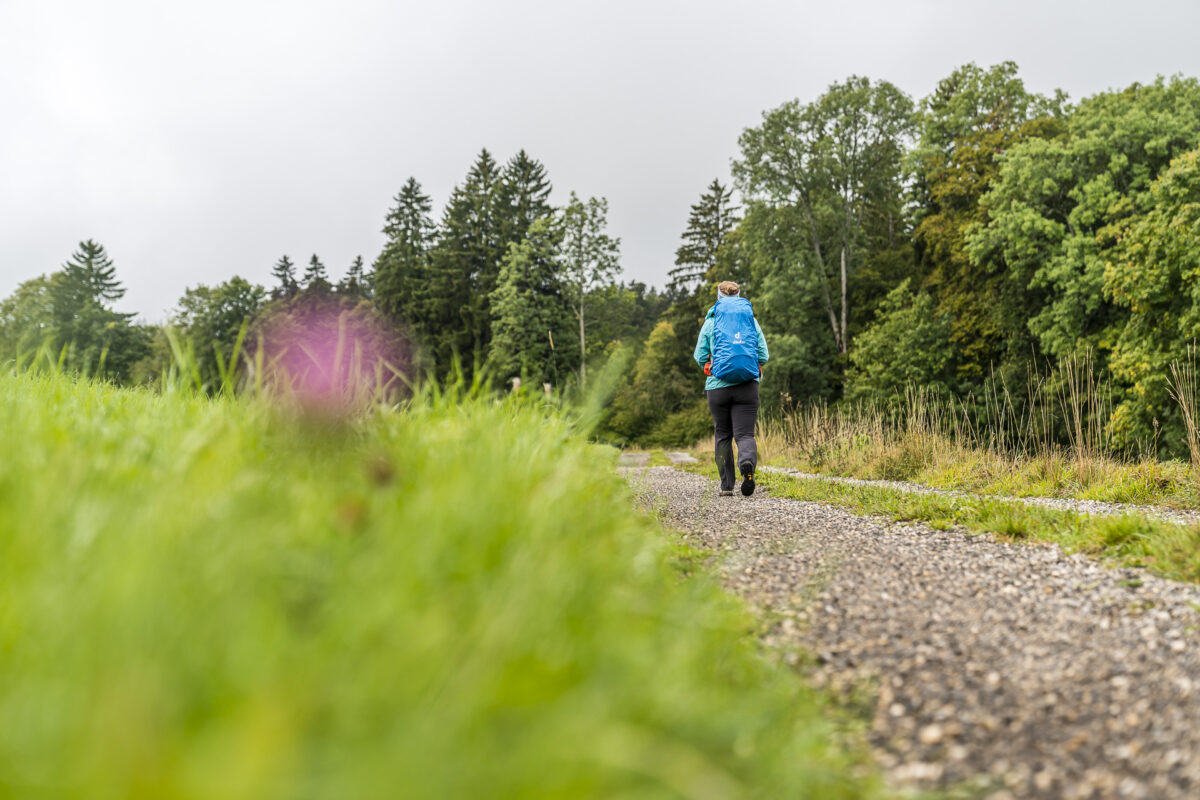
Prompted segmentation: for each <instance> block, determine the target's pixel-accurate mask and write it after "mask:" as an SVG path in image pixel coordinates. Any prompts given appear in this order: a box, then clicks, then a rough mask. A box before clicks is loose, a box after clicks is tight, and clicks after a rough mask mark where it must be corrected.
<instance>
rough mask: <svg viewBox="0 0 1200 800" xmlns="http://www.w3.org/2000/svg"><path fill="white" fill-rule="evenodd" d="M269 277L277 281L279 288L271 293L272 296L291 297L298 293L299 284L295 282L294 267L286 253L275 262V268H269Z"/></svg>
mask: <svg viewBox="0 0 1200 800" xmlns="http://www.w3.org/2000/svg"><path fill="white" fill-rule="evenodd" d="M271 275H273V276H274V277H275V280H277V281H279V286H277V287H276V288H275V289H274V291H272V292H271V294H272V296H274V297H276V298H279V297H291V296H293V295H294V294H296V292H298V291H300V284H299V283H297V282H296V265H295V264H294V263H293V262H292V260H291V259H290V258H288V257H287V254H286V253H285V254H284V255H283V256H282V257H281V258H280V259H279V260H278V261H276V262H275V266H274V267H272V268H271Z"/></svg>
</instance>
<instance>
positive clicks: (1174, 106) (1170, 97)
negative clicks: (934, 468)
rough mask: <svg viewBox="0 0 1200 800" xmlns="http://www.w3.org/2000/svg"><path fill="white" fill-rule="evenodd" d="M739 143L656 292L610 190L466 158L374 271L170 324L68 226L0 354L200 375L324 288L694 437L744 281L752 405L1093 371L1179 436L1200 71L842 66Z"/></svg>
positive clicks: (971, 388)
mask: <svg viewBox="0 0 1200 800" xmlns="http://www.w3.org/2000/svg"><path fill="white" fill-rule="evenodd" d="M730 145H731V153H732V159H731V173H730V176H729V178H728V179H723V178H722V177H720V176H718V177H717V178H715V179H712V180H711V181H710V182H708V183H707V185H706V187H705V188H704V189H703V190H701V191H700V192H699V193H698V198H697V200H696V202H695V204H694V205H692V207H691V209H690V213H688V212H687V211H686V210H684V209H681V213H680V217H681V220H682V219H683V218H684V216H685V215H686V226H685V227H684V228H683V230H682V231H681V233H680V243H679V247H678V250H677V252H676V257H675V261H674V265H673V267H672V268H671V270H670V277H669V281H668V282H667V283H666V285H664V286H663V287H659V288H654V287H648V286H646V285H644V284H642V283H638V282H624V281H622V280H621V257H620V241H619V238H617V237H616V236H614V235H612V234H611V233H610V231H609V226H608V222H607V213H608V206H607V202H606V201H605V199H603V198H596V197H588V198H586V199H584V198H581V197H579V196H577V195H576V193H574V192H571V193H570V194H569V197H568V200H567V202H566V203H565V205H561V206H556V205H555V204H553V203H552V202H551V189H552V184H551V180H550V175H549V172H548V170H547V168H546V166H545V165H544V164H542V163H541V162H539V161H538V160H537V159H536V158H535V157H534V156H533V155H531V154H529V153H527V152H525V151H524V150H522V151H520V152H518V153H516V154H515V155H512V156H511V157H508V158H507V160H503V161H502V160H498V159H497V158H496V157H495V156H494V155H493V154H492V153H491V152H489V151H488V150H487V149H483V150H481V151H480V153H479V155H478V157H477V158H476V159H475V162H474V163H473V164H471V165H470V167H469V169H468V171H467V172H466V175H465V177H464V178H463V180H462V182H461V183H460V184H459V185H458V186H457V187H455V189H454V191H453V192H452V194H451V195H450V197H449V199H448V201H447V203H446V204H445V207H444V208H443V209H442V210H441V213H440V215H439V216H438V217H437V218H436V219H435V216H434V210H433V203H432V200H431V198H430V197H429V195H427V194H426V193H425V191H424V190H423V188H422V185H421V183H420V182H419V180H418V178H417V177H412V178H409V179H408V181H407V182H406V183H404V184H403V186H402V187H401V188H400V190H399V192H398V193H397V194H396V196H395V199H394V204H393V206H392V207H391V208H390V209H389V210H388V211H387V213H386V216H385V218H384V225H383V232H384V233H385V234H386V237H387V238H386V244H385V245H384V247H383V249H382V251H381V252H380V253H378V254H377V255H376V256H375V257H374V259H373V260H372V261H371V263H370V264H369V265H368V264H367V263H366V262H365V261H364V260H363V258H362V257H359V258H357V259H355V260H354V262H353V263H351V264H350V265H348V266H347V267H346V268H345V270H344V275H343V276H342V277H341V278H338V279H335V278H334V277H332V276H331V275H330V272H329V269H328V268H327V267H326V266H325V264H324V263H323V262H322V261H321V259H320V258H319V257H318V256H317V255H316V254H313V255H312V256H311V257H310V258H309V259H308V260H307V262H306V263H303V262H304V259H302V258H301V259H300V260H299V262H297V261H293V260H292V258H291V257H289V256H288V255H283V256H282V257H280V259H279V260H278V262H277V263H276V264H275V265H274V269H273V276H274V283H273V285H271V286H269V287H264V286H259V285H255V284H253V283H251V282H249V281H247V280H245V279H243V278H240V277H237V276H233V277H230V278H229V279H228V280H227V281H225V282H223V283H220V284H218V285H215V286H210V285H205V284H196V285H194V286H192V287H191V288H189V289H188V290H187V291H186V293H185V294H184V295H183V297H181V298H180V299H179V301H178V304H177V306H176V308H175V310H174V311H173V313H172V315H171V317H170V319H169V321H168V323H167V324H165V325H161V326H152V325H144V324H138V323H137V322H136V321H135V320H134V319H133V317H132V315H129V314H125V313H121V312H118V311H116V310H114V307H113V303H114V302H115V301H116V300H118V299H120V298H121V296H122V294H123V291H124V289H123V284H122V283H121V280H120V278H119V276H118V274H117V267H116V265H115V261H114V259H115V257H116V255H115V254H114V255H113V256H110V255H109V254H108V253H107V252H106V251H105V249H104V247H103V245H102V244H100V243H99V242H97V241H94V240H92V239H88V240H86V241H83V242H81V243H80V245H79V248H78V250H77V251H76V252H74V253H73V254H72V255H71V256H70V258H69V259H68V260H67V261H66V263H64V264H63V265H62V267H61V268H60V269H58V270H57V271H53V272H49V273H47V274H46V275H44V276H42V277H38V278H35V279H32V280H29V281H26V282H25V283H23V284H21V285H20V286H19V287H18V288H17V289H16V291H15V292H14V293H13V294H12V295H11V296H9V297H8V298H6V299H4V300H3V301H2V302H0V358H4V359H7V360H16V361H17V362H18V363H22V362H28V361H32V360H34V359H36V358H48V359H53V360H55V361H57V363H59V364H60V365H63V366H65V367H67V368H70V369H73V370H77V371H80V372H85V373H88V374H91V375H101V376H103V377H106V378H108V379H110V380H112V381H115V382H118V383H126V384H153V383H155V382H156V381H159V380H161V379H162V377H163V375H164V374H166V373H167V372H168V371H169V370H170V369H171V364H172V363H174V362H175V361H177V360H178V355H179V352H178V351H179V350H180V349H187V350H188V352H190V353H191V354H193V356H194V361H195V363H196V365H197V366H196V372H197V375H196V380H197V381H199V382H200V383H202V384H203V385H205V386H208V387H217V386H219V385H221V384H222V383H227V382H228V380H229V377H230V375H231V374H234V373H236V372H237V371H238V370H240V369H242V368H243V366H244V363H245V362H246V360H248V359H249V358H250V354H251V353H252V352H253V350H254V348H255V342H256V336H257V335H258V332H260V331H262V330H263V329H264V326H265V325H267V324H268V323H269V321H270V320H272V319H276V318H278V317H279V316H281V315H287V314H291V313H294V312H295V310H296V309H299V308H305V307H311V306H313V305H318V306H321V307H326V308H332V309H334V310H336V311H337V313H338V314H345V315H349V316H357V317H362V318H377V319H380V320H385V321H386V322H387V324H388V325H389V326H390V327H391V329H392V330H394V331H396V332H397V335H398V337H399V338H400V340H402V341H403V342H405V343H406V344H405V353H404V356H403V358H402V359H401V360H402V361H403V364H402V369H403V370H404V371H405V372H407V373H408V374H409V375H410V376H411V377H412V379H413V380H417V379H422V380H425V379H427V380H434V381H445V380H447V379H448V378H450V377H452V376H457V377H466V378H467V379H470V380H474V381H483V382H484V383H487V384H490V385H492V386H493V387H494V388H496V389H498V390H507V389H510V388H511V387H513V386H514V383H513V379H514V378H519V379H520V381H519V384H516V385H519V386H520V387H521V388H520V389H519V391H524V392H528V391H537V392H540V391H542V388H543V385H547V384H548V385H549V388H548V389H547V391H550V392H552V393H555V394H556V395H557V396H562V397H579V396H582V395H583V393H585V392H587V391H589V389H591V388H594V387H590V386H589V384H593V383H596V382H598V381H599V380H600V377H601V376H602V375H605V376H610V377H612V378H613V379H614V382H613V385H611V386H609V387H607V389H608V390H609V391H611V392H612V396H611V401H610V402H608V403H607V405H606V412H605V417H604V419H603V420H602V422H601V426H600V428H599V432H598V436H599V437H600V438H602V439H606V440H609V441H613V442H615V443H635V442H636V443H639V444H643V445H675V444H690V443H691V442H694V441H695V440H697V439H699V438H700V437H702V436H704V435H706V434H707V433H709V432H710V431H711V427H710V422H709V420H708V414H707V411H706V409H705V406H704V400H703V396H702V392H701V387H702V381H701V378H702V376H701V373H700V371H699V369H698V368H697V367H696V366H695V364H694V363H693V362H692V361H691V353H692V349H693V346H694V343H695V339H696V336H697V333H698V331H699V328H700V324H701V321H702V319H703V316H704V313H705V312H706V310H707V308H708V307H709V306H710V305H711V303H712V300H713V296H714V287H715V285H716V283H717V282H719V281H722V280H734V281H737V282H738V283H739V284H741V285H742V287H743V294H744V295H745V296H746V297H748V298H749V299H750V300H751V301H752V302H753V304H754V308H755V313H756V315H757V316H758V318H759V320H760V322H761V325H762V327H763V330H764V331H765V334H766V336H767V339H768V341H769V343H770V348H771V353H772V358H771V363H770V364H769V365H768V367H767V368H766V370H765V372H764V377H763V386H762V397H763V401H764V405H765V407H766V408H767V409H768V410H769V412H774V413H778V412H780V411H786V410H789V409H793V408H795V407H797V406H803V407H810V406H813V405H838V406H841V407H849V406H856V405H864V404H868V405H874V406H886V405H887V404H889V403H894V402H896V401H897V398H902V397H903V396H904V395H905V392H906V391H910V390H911V388H912V387H920V389H921V391H922V392H926V393H929V394H931V395H936V396H939V397H945V398H951V399H952V400H953V401H954V402H957V403H959V405H960V407H961V408H963V409H965V412H964V413H967V414H984V413H985V411H984V410H982V409H984V406H986V404H987V400H986V398H988V397H996V396H999V395H1004V396H1005V397H1008V398H1013V399H1012V400H1011V403H1012V404H1013V406H1014V408H1015V409H1016V411H1015V412H1014V413H1021V405H1022V403H1028V402H1029V400H1028V399H1027V398H1028V387H1030V386H1031V385H1034V384H1036V383H1039V382H1042V383H1044V382H1045V381H1047V380H1048V381H1051V382H1053V381H1055V380H1059V381H1061V380H1066V378H1065V377H1063V376H1064V373H1063V372H1061V370H1060V365H1062V364H1063V363H1066V362H1068V361H1072V360H1073V363H1078V361H1079V360H1080V359H1083V360H1086V363H1087V364H1088V370H1089V372H1088V374H1089V375H1090V376H1092V377H1094V379H1095V381H1096V382H1097V385H1098V386H1099V387H1101V388H1099V389H1098V390H1097V391H1100V392H1102V393H1103V394H1104V396H1105V398H1106V402H1105V403H1103V404H1101V405H1099V406H1097V408H1102V414H1103V419H1099V420H1093V422H1094V423H1095V424H1098V425H1100V426H1102V427H1103V431H1104V440H1105V442H1106V443H1107V445H1108V446H1109V447H1110V448H1112V449H1114V450H1117V451H1138V452H1142V453H1145V452H1148V451H1156V452H1157V453H1158V454H1161V455H1178V454H1180V453H1181V452H1186V449H1185V438H1186V437H1185V435H1184V433H1183V431H1184V420H1183V411H1181V406H1180V404H1179V403H1177V402H1175V401H1174V399H1173V395H1175V394H1177V393H1178V388H1179V387H1178V386H1177V384H1176V383H1173V381H1172V376H1173V375H1176V376H1177V375H1179V374H1190V373H1188V372H1187V367H1186V362H1187V360H1188V359H1189V358H1191V353H1192V349H1191V348H1192V345H1193V342H1194V340H1195V338H1196V335H1197V332H1198V330H1200V283H1198V282H1197V280H1196V277H1197V274H1198V271H1200V161H1198V159H1200V83H1198V82H1197V80H1196V79H1195V78H1189V77H1182V76H1174V77H1170V78H1165V77H1160V78H1158V79H1156V80H1155V81H1154V82H1153V83H1148V84H1139V83H1134V84H1131V85H1129V86H1127V87H1125V88H1121V89H1113V90H1109V91H1106V92H1102V93H1099V94H1096V95H1093V96H1090V97H1086V98H1083V99H1081V100H1078V101H1077V102H1075V101H1072V100H1070V99H1069V98H1068V97H1067V95H1066V94H1065V93H1063V92H1061V91H1058V92H1056V93H1054V94H1053V95H1042V94H1037V93H1035V92H1031V91H1029V90H1027V89H1026V87H1025V84H1024V82H1023V81H1022V79H1021V77H1020V73H1019V70H1018V67H1017V65H1016V64H1014V63H1012V62H1005V63H1001V64H998V65H994V66H991V67H980V66H977V65H975V64H967V65H965V66H962V67H960V68H958V69H955V70H954V71H953V72H952V73H951V74H950V75H949V76H947V77H946V78H944V79H943V80H941V81H940V82H939V83H938V84H937V86H936V88H935V89H934V91H933V92H932V93H931V94H930V95H929V96H927V97H924V98H921V99H914V98H913V97H911V96H910V95H908V94H906V93H905V92H904V91H903V90H902V89H900V88H899V87H897V86H895V85H893V84H892V83H889V82H888V81H886V80H870V79H867V78H864V77H858V76H851V77H849V78H847V79H846V80H844V81H842V82H838V83H834V84H833V85H831V86H829V87H828V89H827V90H826V91H825V92H824V93H823V94H822V95H820V96H819V97H817V98H814V99H794V100H790V101H787V102H784V103H782V104H781V105H779V106H777V107H775V108H771V109H768V110H766V111H764V112H763V114H762V117H761V120H760V121H759V122H758V124H756V125H753V126H751V127H748V128H746V129H745V130H744V131H743V133H742V135H741V136H740V138H739V139H738V141H737V142H736V143H733V142H731V143H730ZM706 180H708V178H707V177H706V176H698V179H697V185H698V186H701V185H704V184H705V181H706ZM606 365H607V369H606V368H605V367H606ZM1181 370H1182V372H1181ZM1022 398H1026V399H1024V400H1023V399H1022ZM1098 413H1099V412H1098ZM1062 435H1066V434H1062Z"/></svg>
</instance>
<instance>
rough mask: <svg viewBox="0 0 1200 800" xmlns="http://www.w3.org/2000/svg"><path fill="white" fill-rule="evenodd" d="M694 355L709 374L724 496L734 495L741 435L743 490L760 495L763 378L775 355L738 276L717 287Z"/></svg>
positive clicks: (708, 391)
mask: <svg viewBox="0 0 1200 800" xmlns="http://www.w3.org/2000/svg"><path fill="white" fill-rule="evenodd" d="M693 358H695V359H696V363H697V364H699V365H700V366H702V367H704V374H705V375H707V376H708V379H707V380H706V381H705V382H704V391H705V394H707V395H708V410H709V412H710V413H711V414H712V418H713V433H714V436H715V437H716V457H717V471H718V472H719V473H720V475H721V489H720V495H721V496H722V497H731V496H732V495H733V482H734V480H735V479H736V473H735V472H734V470H733V442H734V440H735V439H736V440H737V451H738V462H737V463H738V469H739V470H740V471H741V473H742V494H743V495H745V496H747V497H749V496H750V495H752V494H754V470H755V468H756V467H757V466H758V448H757V447H756V446H755V444H754V423H755V420H756V419H757V418H758V381H759V378H761V377H762V365H763V364H765V363H767V359H768V358H769V355H768V353H767V339H766V337H765V336H763V332H762V328H760V327H759V325H758V320H756V319H755V318H754V309H753V308H752V307H751V305H750V301H749V300H747V299H746V298H744V297H741V289H740V288H739V287H738V285H737V284H736V283H734V282H733V281H724V282H722V283H721V284H720V285H719V286H717V302H716V303H714V304H713V307H712V308H710V309H709V310H708V315H707V316H706V317H705V318H704V326H703V327H702V328H701V329H700V338H699V339H697V340H696V352H695V354H694V355H693Z"/></svg>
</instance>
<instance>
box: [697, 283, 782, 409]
mask: <svg viewBox="0 0 1200 800" xmlns="http://www.w3.org/2000/svg"><path fill="white" fill-rule="evenodd" d="M716 311H717V307H716V306H715V305H714V306H713V307H712V308H710V309H709V310H708V314H707V315H706V316H705V317H704V326H703V327H702V328H700V338H699V339H697V340H696V352H695V353H693V354H692V358H694V359H696V363H697V364H699V365H700V368H701V369H704V365H705V364H707V363H708V360H709V359H710V358H712V351H713V316H714V315H715V314H716ZM754 329H755V330H756V331H758V365H759V366H760V367H761V366H762V365H763V364H765V363H767V359H768V358H770V357H771V354H770V353H769V352H767V337H765V336H763V331H762V326H761V325H759V324H758V318H757V317H756V318H755V319H754ZM754 380H758V378H755V379H754ZM737 385H738V384H736V383H731V382H729V381H723V380H721V379H720V378H714V377H713V376H712V375H709V376H708V380H706V381H705V382H704V391H706V392H707V391H708V390H709V389H724V388H725V387H726V386H737Z"/></svg>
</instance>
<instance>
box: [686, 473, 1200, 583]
mask: <svg viewBox="0 0 1200 800" xmlns="http://www.w3.org/2000/svg"><path fill="white" fill-rule="evenodd" d="M715 472H716V470H715V468H711V473H712V475H713V477H715ZM705 474H708V473H707V472H706V473H705ZM758 480H759V481H760V482H761V483H762V484H763V485H764V486H767V487H769V488H770V491H771V493H772V494H773V495H775V496H776V497H789V498H792V499H795V500H809V501H815V502H819V503H829V504H830V505H835V506H839V507H841V508H845V509H847V510H849V511H852V512H854V513H856V514H876V515H881V516H886V517H890V518H892V519H895V520H900V521H907V520H912V521H917V522H923V523H925V524H927V525H929V526H930V527H934V528H940V529H945V528H950V527H963V528H966V529H967V530H970V531H974V532H978V533H990V534H993V535H995V536H996V537H998V538H1000V539H1002V540H1005V541H1043V542H1052V543H1054V544H1057V545H1059V546H1060V547H1062V548H1063V549H1064V550H1065V551H1067V552H1082V553H1086V554H1088V555H1091V556H1095V557H1099V558H1104V559H1110V560H1112V561H1114V562H1115V563H1117V564H1120V565H1123V566H1137V567H1147V568H1149V569H1150V570H1151V571H1153V572H1155V573H1158V574H1159V575H1162V576H1164V577H1167V578H1172V579H1175V580H1183V581H1190V582H1200V526H1196V525H1190V526H1189V525H1177V524H1172V523H1168V522H1162V521H1159V520H1155V519H1150V518H1147V517H1145V516H1143V515H1140V514H1125V515H1121V516H1089V515H1085V514H1076V513H1072V512H1069V511H1062V510H1058V509H1051V508H1043V507H1039V506H1027V505H1022V504H1021V503H1017V502H1012V501H1003V500H997V499H994V498H989V497H984V496H977V497H946V496H942V495H934V494H915V493H912V492H904V491H901V490H899V489H890V488H882V487H874V486H848V485H846V484H841V483H834V482H832V481H825V480H821V479H820V478H798V477H795V476H790V475H780V474H778V473H759V476H758Z"/></svg>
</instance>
